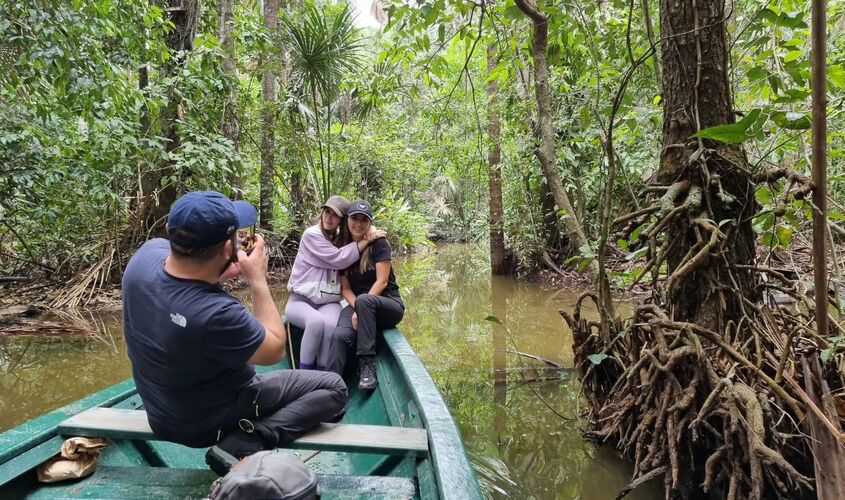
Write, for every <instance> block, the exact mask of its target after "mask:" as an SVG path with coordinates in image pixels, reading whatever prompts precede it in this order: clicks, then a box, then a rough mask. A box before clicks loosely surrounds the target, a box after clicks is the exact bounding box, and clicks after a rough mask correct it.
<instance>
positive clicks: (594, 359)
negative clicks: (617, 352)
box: [587, 352, 607, 365]
mask: <svg viewBox="0 0 845 500" xmlns="http://www.w3.org/2000/svg"><path fill="white" fill-rule="evenodd" d="M587 359H589V360H590V362H591V363H593V364H594V365H598V364H601V362H602V361H604V360H605V359H607V354H605V353H603V352H600V353H596V354H590V355H589V356H587Z"/></svg>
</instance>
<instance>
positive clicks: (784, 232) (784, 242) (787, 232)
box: [775, 224, 792, 248]
mask: <svg viewBox="0 0 845 500" xmlns="http://www.w3.org/2000/svg"><path fill="white" fill-rule="evenodd" d="M775 235H776V236H777V238H778V244H779V245H780V246H782V247H784V248H786V247H788V246H789V243H790V242H791V241H792V228H791V227H789V226H784V225H783V224H778V225H777V227H775Z"/></svg>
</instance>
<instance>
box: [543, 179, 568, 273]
mask: <svg viewBox="0 0 845 500" xmlns="http://www.w3.org/2000/svg"><path fill="white" fill-rule="evenodd" d="M540 210H541V211H542V214H543V238H544V240H545V245H546V249H548V251H549V252H550V253H551V255H552V257H553V258H555V259H560V258H561V257H563V256H564V253H565V251H566V247H567V245H568V244H569V240H568V239H566V238H564V236H563V235H562V234H561V233H560V224H558V222H559V221H560V217H558V215H557V211H556V210H555V197H554V196H553V195H552V191H551V189H549V185H548V184H547V183H546V180H545V179H543V180H542V181H541V182H540Z"/></svg>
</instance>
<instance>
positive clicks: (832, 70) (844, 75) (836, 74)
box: [827, 64, 845, 89]
mask: <svg viewBox="0 0 845 500" xmlns="http://www.w3.org/2000/svg"><path fill="white" fill-rule="evenodd" d="M827 78H828V80H830V83H831V84H832V85H833V86H834V87H839V88H840V89H841V88H845V69H843V68H842V66H841V65H839V64H832V65H830V67H829V68H827Z"/></svg>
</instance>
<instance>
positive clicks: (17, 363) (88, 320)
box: [0, 311, 130, 431]
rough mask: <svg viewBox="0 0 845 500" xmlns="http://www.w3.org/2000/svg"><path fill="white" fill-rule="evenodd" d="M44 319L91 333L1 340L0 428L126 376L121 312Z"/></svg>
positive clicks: (70, 400) (88, 313)
mask: <svg viewBox="0 0 845 500" xmlns="http://www.w3.org/2000/svg"><path fill="white" fill-rule="evenodd" d="M42 319H45V320H50V321H56V322H62V323H64V324H70V325H74V326H82V327H84V328H86V329H89V330H90V331H91V333H90V334H89V335H74V336H70V337H64V338H57V337H51V338H39V337H12V338H6V339H0V431H3V430H6V429H8V428H10V427H14V426H15V425H18V424H20V423H22V422H25V421H27V420H29V419H31V418H34V417H37V416H39V415H41V414H43V413H45V412H47V411H50V410H53V409H55V408H58V407H60V406H62V405H65V404H67V403H70V402H72V401H75V400H77V399H79V398H82V397H84V396H87V395H88V394H90V393H92V392H95V391H98V390H100V389H102V388H104V387H108V386H110V385H112V384H115V383H117V382H119V381H121V380H124V379H126V378H127V377H129V376H130V368H129V362H128V360H127V358H126V352H125V351H126V347H125V344H124V342H123V334H122V330H121V328H122V325H121V324H120V311H113V312H104V313H95V312H88V311H85V312H78V313H76V314H73V315H71V314H63V315H61V316H59V317H48V318H42Z"/></svg>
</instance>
